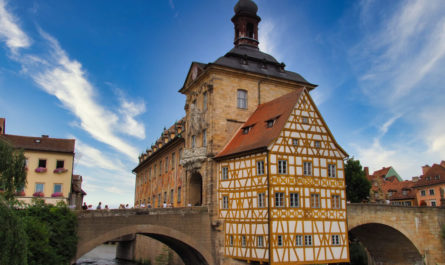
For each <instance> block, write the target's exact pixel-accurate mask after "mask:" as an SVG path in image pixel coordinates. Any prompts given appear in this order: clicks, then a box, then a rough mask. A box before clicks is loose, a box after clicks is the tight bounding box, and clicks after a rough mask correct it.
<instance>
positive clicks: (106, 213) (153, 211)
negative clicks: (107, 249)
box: [75, 206, 208, 218]
mask: <svg viewBox="0 0 445 265" xmlns="http://www.w3.org/2000/svg"><path fill="white" fill-rule="evenodd" d="M75 212H76V214H77V217H78V218H95V217H113V216H127V217H129V216H142V215H172V214H173V215H187V214H202V213H208V208H207V207H205V206H193V207H179V208H144V209H141V208H133V209H110V210H87V211H85V210H82V211H75Z"/></svg>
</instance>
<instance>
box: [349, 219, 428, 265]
mask: <svg viewBox="0 0 445 265" xmlns="http://www.w3.org/2000/svg"><path fill="white" fill-rule="evenodd" d="M349 233H350V234H351V237H354V238H356V239H357V240H358V241H360V242H361V243H362V245H363V246H364V247H365V248H366V249H367V251H368V252H369V254H370V256H371V258H372V259H373V261H374V263H370V264H378V265H385V264H388V265H389V264H391V265H402V264H415V265H420V264H424V263H423V258H422V255H421V254H420V252H419V250H418V249H417V248H416V247H415V245H414V244H413V242H411V240H410V239H409V238H408V237H406V236H405V235H404V234H403V233H402V232H400V231H399V230H397V229H395V228H393V227H391V226H389V225H384V224H379V223H367V224H361V225H358V226H356V227H354V228H352V229H350V231H349Z"/></svg>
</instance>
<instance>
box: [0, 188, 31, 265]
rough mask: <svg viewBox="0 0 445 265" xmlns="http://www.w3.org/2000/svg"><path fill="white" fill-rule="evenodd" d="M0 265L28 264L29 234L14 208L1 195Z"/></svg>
mask: <svg viewBox="0 0 445 265" xmlns="http://www.w3.org/2000/svg"><path fill="white" fill-rule="evenodd" d="M0 227H1V229H0V242H1V243H0V265H27V264H28V262H27V255H28V248H27V242H28V239H27V236H26V233H25V229H24V227H23V224H22V221H21V219H20V217H19V216H17V214H16V212H15V210H14V209H12V208H11V206H10V205H9V204H8V203H7V202H6V201H5V200H4V199H2V198H1V197H0Z"/></svg>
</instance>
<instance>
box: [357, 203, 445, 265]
mask: <svg viewBox="0 0 445 265" xmlns="http://www.w3.org/2000/svg"><path fill="white" fill-rule="evenodd" d="M442 225H445V208H432V207H404V206H392V205H381V204H348V230H349V234H350V237H351V238H352V239H353V238H355V239H358V240H359V241H360V242H361V243H362V244H363V245H364V246H365V247H366V249H367V250H368V252H369V254H370V256H372V259H373V260H374V264H427V265H438V264H445V245H444V240H443V239H442V238H441V236H440V233H441V227H442ZM351 238H350V239H351Z"/></svg>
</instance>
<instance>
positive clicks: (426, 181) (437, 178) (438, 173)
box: [415, 164, 445, 187]
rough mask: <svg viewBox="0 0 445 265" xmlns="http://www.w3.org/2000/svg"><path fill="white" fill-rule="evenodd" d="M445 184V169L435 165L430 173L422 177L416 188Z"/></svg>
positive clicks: (429, 170)
mask: <svg viewBox="0 0 445 265" xmlns="http://www.w3.org/2000/svg"><path fill="white" fill-rule="evenodd" d="M441 183H445V167H443V166H441V165H438V164H434V165H433V166H432V167H431V168H430V169H428V171H427V172H426V173H425V174H424V175H422V176H420V178H419V180H418V181H417V182H416V184H415V187H422V186H430V185H436V184H441Z"/></svg>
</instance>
